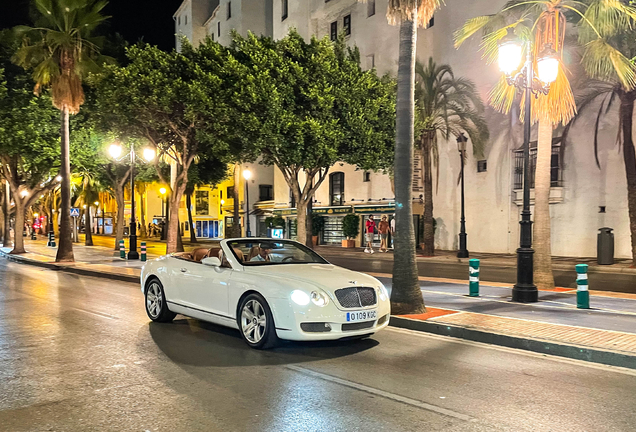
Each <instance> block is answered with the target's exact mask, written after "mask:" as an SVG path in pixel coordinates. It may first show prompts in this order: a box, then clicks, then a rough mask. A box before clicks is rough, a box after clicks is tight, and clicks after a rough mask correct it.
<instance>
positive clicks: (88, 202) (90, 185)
mask: <svg viewBox="0 0 636 432" xmlns="http://www.w3.org/2000/svg"><path fill="white" fill-rule="evenodd" d="M74 180H75V181H73V184H74V185H75V186H76V188H77V192H78V193H77V194H75V195H77V199H76V200H75V207H79V208H82V207H84V206H86V212H85V218H86V229H85V232H86V236H85V241H84V245H85V246H93V233H92V231H91V207H93V206H94V203H95V202H96V201H97V200H98V199H99V192H100V190H102V189H103V188H102V187H101V186H100V184H99V182H98V181H97V180H96V179H95V177H94V176H93V174H92V173H91V172H89V171H82V172H81V173H79V174H77V175H76V176H75V179H74Z"/></svg>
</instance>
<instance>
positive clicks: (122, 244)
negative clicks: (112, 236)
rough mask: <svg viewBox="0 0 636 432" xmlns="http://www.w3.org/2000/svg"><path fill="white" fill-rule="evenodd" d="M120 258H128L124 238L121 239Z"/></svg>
mask: <svg viewBox="0 0 636 432" xmlns="http://www.w3.org/2000/svg"><path fill="white" fill-rule="evenodd" d="M119 258H122V259H126V248H125V247H124V241H123V240H119Z"/></svg>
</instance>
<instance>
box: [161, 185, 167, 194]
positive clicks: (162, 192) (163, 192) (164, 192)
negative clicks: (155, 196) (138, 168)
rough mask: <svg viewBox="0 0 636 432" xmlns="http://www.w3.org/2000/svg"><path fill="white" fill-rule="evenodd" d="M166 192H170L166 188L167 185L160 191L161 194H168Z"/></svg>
mask: <svg viewBox="0 0 636 432" xmlns="http://www.w3.org/2000/svg"><path fill="white" fill-rule="evenodd" d="M166 192H168V191H167V190H166V188H165V187H162V188H161V189H159V193H160V194H161V195H165V194H166Z"/></svg>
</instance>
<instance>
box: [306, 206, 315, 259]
mask: <svg viewBox="0 0 636 432" xmlns="http://www.w3.org/2000/svg"><path fill="white" fill-rule="evenodd" d="M313 211H314V197H313V196H312V197H310V198H309V201H308V202H307V220H306V226H307V228H306V235H307V236H306V238H305V246H307V247H308V248H310V249H313V248H314V241H313V238H312V237H313V233H314V220H313V214H312V213H313Z"/></svg>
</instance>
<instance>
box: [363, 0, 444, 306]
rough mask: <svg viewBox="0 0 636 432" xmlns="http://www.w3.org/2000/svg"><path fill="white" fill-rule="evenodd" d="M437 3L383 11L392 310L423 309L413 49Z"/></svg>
mask: <svg viewBox="0 0 636 432" xmlns="http://www.w3.org/2000/svg"><path fill="white" fill-rule="evenodd" d="M362 1H363V2H365V1H366V0H362ZM439 7H440V0H389V5H388V9H387V14H386V15H387V19H388V21H389V23H390V24H397V23H398V22H399V23H400V44H399V57H398V76H397V104H396V115H397V119H396V132H395V203H396V206H395V207H396V209H395V255H394V259H393V289H392V290H391V311H392V313H393V314H408V313H421V312H424V311H426V308H425V306H424V299H423V298H422V291H421V289H420V284H419V279H418V271H417V262H416V260H415V230H414V227H413V216H412V214H413V205H412V192H411V187H412V179H413V144H414V140H415V131H414V121H415V99H414V93H415V54H416V53H415V51H416V46H417V28H418V27H426V26H427V25H428V23H429V21H430V19H431V18H432V17H433V13H434V12H435V11H436V10H437V9H438V8H439Z"/></svg>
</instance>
